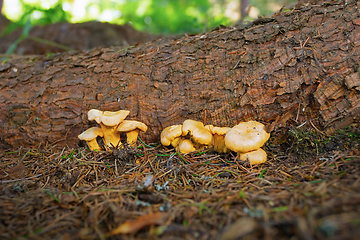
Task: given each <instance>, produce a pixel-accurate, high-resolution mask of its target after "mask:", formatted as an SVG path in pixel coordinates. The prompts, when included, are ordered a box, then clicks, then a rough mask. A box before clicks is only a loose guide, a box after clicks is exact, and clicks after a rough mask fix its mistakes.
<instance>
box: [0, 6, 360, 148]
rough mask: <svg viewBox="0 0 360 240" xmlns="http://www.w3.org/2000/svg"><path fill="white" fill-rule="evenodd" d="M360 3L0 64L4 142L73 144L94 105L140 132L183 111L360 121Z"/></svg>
mask: <svg viewBox="0 0 360 240" xmlns="http://www.w3.org/2000/svg"><path fill="white" fill-rule="evenodd" d="M359 8H360V3H359V2H356V1H351V0H349V1H337V2H332V3H323V4H321V3H319V4H314V5H307V6H304V7H301V8H295V9H293V11H289V12H284V13H279V14H276V15H274V16H273V17H272V18H263V19H258V20H256V21H254V22H253V23H252V24H250V25H247V26H238V27H235V28H221V29H217V30H214V31H212V32H209V33H206V34H199V35H195V36H187V37H183V38H180V39H176V40H166V41H165V40H159V41H154V42H150V43H145V44H139V45H135V46H134V47H131V48H127V49H120V48H116V47H114V48H106V49H100V50H99V49H97V50H91V51H87V52H73V53H66V54H59V55H54V56H51V57H45V56H43V57H39V58H21V59H20V58H18V59H13V60H11V61H9V62H6V63H3V64H1V65H0V141H1V144H2V147H6V146H11V147H18V146H36V145H38V144H39V143H42V144H46V143H57V144H58V146H64V145H68V146H71V147H74V146H76V144H77V143H78V140H77V135H78V134H79V133H81V132H82V131H83V130H85V129H87V128H89V127H91V126H94V125H96V124H95V123H91V122H89V121H88V120H87V115H86V113H87V111H88V110H89V109H91V108H97V109H101V110H119V109H128V110H130V111H131V113H130V115H129V117H128V119H136V120H139V121H142V122H144V123H145V124H147V125H148V126H149V130H148V132H147V133H146V134H144V135H142V138H143V139H145V140H146V141H148V142H154V141H159V139H158V137H159V135H160V132H161V130H162V129H163V128H164V127H166V126H169V125H172V124H178V123H181V122H182V121H184V120H185V119H187V118H191V119H195V120H200V121H203V122H204V123H205V124H213V125H217V126H233V125H234V124H237V123H239V122H240V121H245V120H250V119H255V120H259V121H261V122H264V123H271V122H273V121H274V120H275V119H277V123H278V124H277V126H285V125H300V124H302V123H305V122H307V123H309V122H311V124H312V125H315V126H317V128H319V129H322V130H329V131H331V130H334V129H337V128H339V127H344V126H347V125H350V124H351V123H352V122H354V121H358V120H359V119H360V117H359V113H360V97H359V92H360V75H359V74H360V73H359V62H360V57H359V53H360V10H359Z"/></svg>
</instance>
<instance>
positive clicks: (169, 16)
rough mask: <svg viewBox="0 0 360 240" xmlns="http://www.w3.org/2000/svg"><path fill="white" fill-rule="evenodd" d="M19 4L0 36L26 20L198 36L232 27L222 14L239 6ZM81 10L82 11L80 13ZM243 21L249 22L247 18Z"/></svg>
mask: <svg viewBox="0 0 360 240" xmlns="http://www.w3.org/2000/svg"><path fill="white" fill-rule="evenodd" d="M5 1H6V2H7V4H8V5H10V4H16V2H11V1H12V0H5ZM293 1H296V0H280V1H275V0H250V1H249V4H250V5H251V6H253V7H252V8H254V7H255V8H256V9H258V10H259V15H269V14H271V13H272V12H273V10H272V9H270V7H271V6H274V5H277V6H279V5H285V4H288V3H289V2H293ZM19 2H20V4H21V6H20V9H22V16H21V17H20V18H19V17H17V18H16V20H15V23H13V24H10V25H9V27H8V28H7V29H6V30H5V31H4V32H3V34H2V35H4V34H7V33H8V32H10V31H11V30H13V29H14V28H16V27H19V26H24V25H25V23H26V21H27V19H29V18H30V21H31V24H32V25H44V24H53V23H57V22H74V21H76V22H84V21H92V20H99V21H107V22H111V23H116V24H125V23H130V24H132V25H133V27H134V28H135V29H137V30H141V31H147V32H150V33H153V34H181V33H199V32H205V31H209V30H211V29H213V28H215V27H217V26H219V25H220V24H222V25H230V24H232V23H233V21H234V19H232V20H231V19H230V18H229V17H228V14H225V12H226V10H229V6H230V5H229V4H230V3H233V4H232V5H231V6H239V4H240V0H196V1H194V0H112V1H108V0H89V1H87V2H86V5H85V6H84V5H82V6H81V7H80V8H79V9H75V5H76V3H77V2H79V1H71V0H58V1H51V0H42V1H40V0H38V1H27V0H19ZM30 2H31V3H30ZM44 3H47V4H44ZM84 3H85V2H84ZM49 6H50V7H49ZM84 7H85V11H84V12H83V13H80V12H82V11H81V10H84ZM72 8H73V9H72ZM64 9H65V10H64ZM230 10H232V11H234V12H239V9H237V7H236V9H234V7H232V9H231V7H230ZM246 19H248V20H251V19H250V18H249V17H247V18H246Z"/></svg>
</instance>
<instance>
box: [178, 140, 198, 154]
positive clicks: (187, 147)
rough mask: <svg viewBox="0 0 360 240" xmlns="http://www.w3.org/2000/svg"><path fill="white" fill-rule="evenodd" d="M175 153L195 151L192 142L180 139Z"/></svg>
mask: <svg viewBox="0 0 360 240" xmlns="http://www.w3.org/2000/svg"><path fill="white" fill-rule="evenodd" d="M177 151H179V152H181V153H189V152H193V151H196V149H195V147H194V144H193V142H192V141H191V140H190V139H181V140H180V141H179V145H178V146H177Z"/></svg>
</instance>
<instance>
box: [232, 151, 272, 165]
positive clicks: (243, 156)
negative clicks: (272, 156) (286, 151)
mask: <svg viewBox="0 0 360 240" xmlns="http://www.w3.org/2000/svg"><path fill="white" fill-rule="evenodd" d="M238 154H239V155H238V156H239V159H240V160H242V161H246V160H249V162H250V163H251V164H252V165H253V164H260V163H264V162H266V159H267V154H266V152H265V151H264V150H263V149H262V148H259V149H258V150H255V151H251V152H247V153H238Z"/></svg>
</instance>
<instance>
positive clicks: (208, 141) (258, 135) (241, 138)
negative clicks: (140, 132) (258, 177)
mask: <svg viewBox="0 0 360 240" xmlns="http://www.w3.org/2000/svg"><path fill="white" fill-rule="evenodd" d="M160 137H161V143H162V145H164V146H169V145H172V146H173V147H174V148H176V150H177V151H180V152H181V153H188V152H192V151H196V150H201V149H203V148H205V147H210V146H212V147H213V149H214V150H215V151H217V152H219V153H228V152H229V151H230V150H232V151H234V152H236V153H237V154H238V158H239V159H240V160H243V161H246V160H249V161H250V163H251V164H259V163H263V162H266V159H267V155H266V152H265V151H264V150H263V149H261V147H262V146H263V145H264V144H265V142H266V141H267V140H268V139H269V138H270V134H269V133H268V132H267V131H266V129H265V126H264V125H263V124H262V123H259V122H255V121H249V122H241V123H239V124H238V125H236V126H234V127H233V128H230V127H215V126H213V125H206V126H204V124H203V123H201V122H198V121H194V120H190V119H188V120H185V121H184V122H183V124H182V125H173V126H169V127H167V128H165V129H164V130H163V131H162V132H161V136H160Z"/></svg>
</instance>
